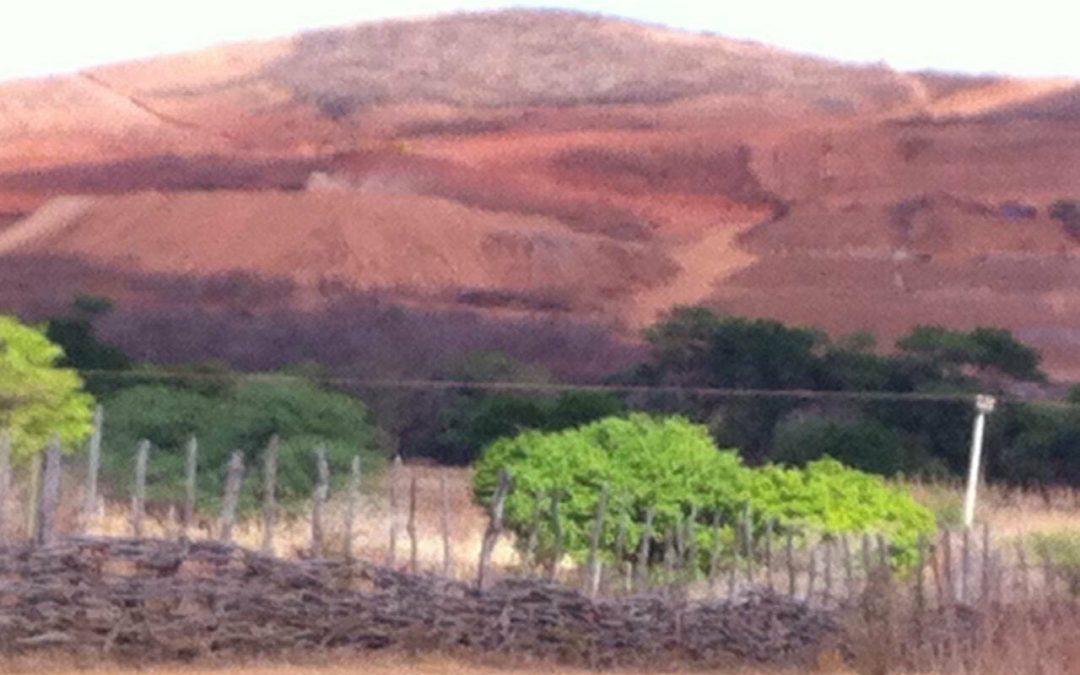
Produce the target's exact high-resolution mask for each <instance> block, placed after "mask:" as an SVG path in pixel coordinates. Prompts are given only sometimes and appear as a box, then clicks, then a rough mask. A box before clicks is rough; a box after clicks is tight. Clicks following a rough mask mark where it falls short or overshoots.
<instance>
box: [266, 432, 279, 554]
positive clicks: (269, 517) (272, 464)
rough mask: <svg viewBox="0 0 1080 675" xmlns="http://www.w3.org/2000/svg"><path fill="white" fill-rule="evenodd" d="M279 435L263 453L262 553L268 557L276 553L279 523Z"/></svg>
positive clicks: (268, 444)
mask: <svg viewBox="0 0 1080 675" xmlns="http://www.w3.org/2000/svg"><path fill="white" fill-rule="evenodd" d="M280 442H281V441H280V439H278V435H277V434H274V435H273V436H271V437H270V441H269V442H268V443H267V444H266V449H265V450H264V451H263V467H262V468H263V514H262V515H263V538H262V551H263V553H265V554H267V555H272V554H273V553H274V525H275V524H276V522H277V464H278V446H279V445H280Z"/></svg>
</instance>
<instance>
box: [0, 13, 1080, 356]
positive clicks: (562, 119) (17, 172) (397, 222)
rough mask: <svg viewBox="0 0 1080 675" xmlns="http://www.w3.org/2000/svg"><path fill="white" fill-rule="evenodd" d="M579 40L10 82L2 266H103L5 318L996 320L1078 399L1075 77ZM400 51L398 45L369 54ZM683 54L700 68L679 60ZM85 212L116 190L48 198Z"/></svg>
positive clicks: (283, 43)
mask: <svg viewBox="0 0 1080 675" xmlns="http://www.w3.org/2000/svg"><path fill="white" fill-rule="evenodd" d="M485 16H487V17H488V18H484V17H485ZM573 17H574V15H566V14H558V13H556V14H543V13H542V14H530V13H527V12H525V13H510V14H508V15H481V16H480V17H479V18H475V19H472V18H463V19H454V20H446V21H443V22H442V23H439V22H438V21H436V22H433V23H426V22H415V23H414V24H393V26H392V27H389V28H387V29H386V31H385V32H384V33H379V32H378V31H376V32H374V33H373V32H372V30H371V29H368V28H364V29H350V30H344V31H339V32H329V33H324V34H318V35H316V36H307V37H300V38H297V39H295V40H278V41H274V42H269V43H263V44H249V45H239V46H233V47H222V48H219V49H214V50H208V51H205V52H201V53H197V54H188V55H180V56H175V57H168V58H164V59H157V60H151V61H147V62H142V63H132V64H123V65H119V66H113V67H109V68H104V69H98V70H95V71H93V72H91V73H88V74H84V75H81V76H75V77H66V78H54V79H49V80H41V81H30V82H19V83H11V84H4V85H0V139H2V140H0V257H2V256H4V255H6V256H8V258H7V259H8V260H13V258H12V256H27V255H31V256H40V255H62V256H75V257H81V258H82V259H84V260H85V261H87V262H88V263H89V266H88V267H86V268H79V269H80V270H81V271H78V272H76V271H72V273H71V275H70V278H66V277H65V279H64V280H63V281H62V282H61V281H60V280H58V277H57V276H56V275H55V274H56V273H55V269H54V270H53V275H54V276H52V277H46V276H42V277H41V278H40V279H36V280H35V279H25V280H24V279H22V278H20V280H19V284H20V285H19V288H22V289H23V291H19V292H14V291H12V290H11V289H12V288H14V286H9V288H8V289H4V292H3V293H0V301H2V302H3V303H4V305H3V306H4V308H12V309H16V310H19V311H24V312H35V311H40V310H41V309H42V308H43V307H45V306H62V304H63V303H64V302H66V301H67V299H68V298H70V294H71V293H72V292H73V290H74V289H77V288H80V287H81V288H94V289H97V290H98V291H100V292H106V291H107V292H108V293H109V294H110V295H114V296H116V297H118V298H125V299H126V302H129V303H133V304H132V305H131V306H132V307H134V306H139V307H142V308H143V309H144V310H146V311H151V310H152V309H154V310H155V311H156V310H158V309H162V308H167V307H168V306H169V303H170V302H173V300H170V299H169V297H170V296H169V294H168V293H164V294H162V293H156V292H155V293H148V292H145V291H139V292H130V291H129V290H125V283H126V282H123V281H118V279H120V277H109V275H107V274H105V272H104V270H106V269H111V268H114V269H124V270H129V271H137V272H138V273H139V274H143V275H151V276H152V275H156V274H162V275H167V276H169V277H170V278H176V277H187V278H190V279H192V280H194V281H193V283H194V282H196V281H197V280H199V279H221V278H228V275H230V274H243V275H249V276H251V277H252V278H255V279H261V280H267V281H271V280H272V281H273V283H284V282H287V283H288V284H289V288H290V289H291V290H290V291H289V292H287V293H285V292H281V293H277V294H275V293H269V294H266V296H265V297H263V296H260V298H261V299H260V300H259V302H258V303H255V305H256V306H257V310H252V311H260V312H261V311H282V312H284V311H299V310H303V311H322V310H324V309H325V308H326V307H328V306H330V305H332V304H333V303H335V302H338V301H339V299H340V298H341V297H345V296H348V295H349V294H352V293H358V292H360V293H364V292H378V293H380V294H383V297H385V298H388V299H392V300H394V301H395V302H403V303H408V304H409V306H410V307H413V308H433V309H438V310H440V311H442V310H449V309H452V308H469V310H470V311H479V312H481V313H483V314H484V315H486V316H491V317H505V316H509V315H512V316H517V317H523V316H525V317H549V318H552V319H553V320H555V321H569V320H583V319H600V320H603V321H606V322H614V323H615V324H617V325H621V326H622V327H623V330H624V331H625V334H626V335H632V334H633V332H634V331H635V330H636V329H637V328H639V327H640V326H642V325H644V324H647V323H648V322H650V321H652V320H654V319H655V318H656V317H657V316H658V315H659V314H660V313H661V312H663V311H664V310H666V309H667V308H669V307H670V306H671V305H673V304H679V303H693V302H702V301H706V302H712V303H714V304H717V305H719V306H721V307H724V308H726V309H729V310H731V311H737V312H741V313H747V314H751V315H760V316H773V317H777V318H780V319H785V320H789V321H797V322H804V323H809V324H814V325H819V326H822V327H824V328H827V329H829V330H832V331H839V332H846V331H853V330H861V329H870V330H873V331H874V332H876V333H878V335H879V338H880V342H881V343H882V344H884V345H888V344H889V341H890V340H891V339H892V338H893V337H895V336H896V335H898V334H901V333H903V332H904V331H906V330H907V329H909V328H910V327H911V326H912V325H914V324H915V323H919V322H938V323H944V324H948V325H954V326H969V325H974V324H976V323H992V324H997V325H1003V326H1007V327H1009V328H1012V329H1014V330H1016V331H1017V332H1018V333H1019V334H1020V335H1021V336H1024V337H1026V338H1028V339H1030V340H1031V342H1032V343H1033V344H1035V345H1036V346H1038V347H1039V348H1041V349H1043V350H1044V352H1045V353H1046V355H1047V359H1048V365H1049V367H1050V368H1051V370H1052V371H1053V372H1054V373H1055V374H1057V375H1061V376H1076V377H1080V311H1078V310H1080V295H1078V294H1077V292H1076V291H1074V289H1075V288H1077V282H1080V277H1078V274H1080V273H1078V272H1077V271H1076V270H1077V269H1078V268H1080V265H1078V264H1077V262H1078V256H1080V243H1078V241H1077V240H1076V239H1075V238H1074V237H1072V236H1070V235H1069V234H1068V233H1067V232H1066V231H1065V229H1064V228H1063V226H1062V224H1061V223H1060V222H1059V221H1057V220H1055V219H1053V218H1052V217H1051V216H1050V213H1049V210H1050V205H1051V204H1053V203H1054V202H1055V201H1057V200H1060V199H1067V198H1072V199H1078V198H1080V192H1078V191H1077V187H1076V186H1077V185H1080V115H1077V114H1076V111H1077V110H1078V109H1080V108H1078V106H1077V105H1076V101H1077V100H1080V99H1078V97H1077V94H1076V92H1077V91H1080V89H1078V88H1077V84H1076V83H1075V82H1068V81H1025V80H1010V79H1004V78H996V77H980V78H969V77H965V76H960V75H945V74H933V73H921V74H903V73H895V72H893V71H889V70H887V69H883V68H851V67H846V66H839V65H837V64H830V63H827V62H822V61H819V60H814V59H805V58H802V57H795V56H792V55H789V54H784V53H783V52H779V51H777V50H771V49H769V48H767V47H763V46H761V45H750V44H745V43H737V42H732V41H728V40H724V39H722V38H716V37H712V36H698V35H689V34H682V33H676V32H666V31H662V30H660V29H655V28H650V27H637V26H633V25H631V24H625V23H620V22H613V21H607V20H600V19H596V18H594V17H584V18H580V17H579V19H578V20H575V19H574V18H573ZM380 35H382V37H380ZM386 35H398V36H399V37H400V40H396V41H393V40H392V41H389V42H387V43H386V44H383V45H382V46H381V47H379V48H378V49H375V47H373V45H374V44H375V43H373V42H371V40H375V41H376V42H377V41H378V40H381V39H383V38H385V36H386ZM435 37H438V40H435ZM361 38H363V39H361ZM433 40H434V41H433ZM481 43H482V44H481ZM380 44H381V43H380ZM514 44H517V45H520V49H519V50H518V51H514V50H509V48H507V50H504V49H503V47H497V45H504V46H505V45H514ZM405 45H412V46H411V47H409V49H408V50H407V51H408V53H407V54H406V53H404V52H402V54H401V55H399V56H400V59H399V60H398V61H393V60H392V59H390V60H384V61H379V62H378V63H375V62H374V61H373V60H372V59H373V58H374V56H373V55H377V54H378V53H383V54H384V55H385V54H397V51H395V50H398V51H401V50H403V49H405ZM373 49H374V50H375V51H372V50H373ZM379 50H381V52H380V51H379ZM552 50H554V51H552ZM549 54H550V58H549ZM567 55H576V56H572V58H571V57H570V56H567ZM609 57H610V58H609ZM646 57H648V58H646ZM387 58H389V57H387ZM395 58H397V57H395ZM567 58H571V60H572V59H578V61H575V62H574V63H576V64H577V65H578V66H579V67H577V68H575V67H569V66H567V63H570V62H566V63H564V61H566V59H567ZM425 59H426V60H425ZM470 59H473V60H477V62H478V63H479V64H480V65H479V66H477V67H482V68H481V70H483V69H486V70H483V72H487V73H494V75H491V77H490V78H489V79H484V78H480V77H479V76H478V75H477V72H479V71H476V70H475V68H474V65H475V64H474V63H473V62H472V61H470ZM603 59H609V60H608V61H607V62H608V63H610V64H611V71H610V73H607V74H606V75H605V74H604V73H603V72H601V71H599V70H597V69H596V68H595V67H594V66H595V65H596V63H597V62H599V61H601V60H603ZM670 59H675V61H677V62H678V63H681V64H682V65H683V67H682V68H680V69H675V70H672V69H667V68H660V67H657V64H658V63H667V60H670ZM402 64H413V65H416V67H415V68H413V67H412V66H409V67H408V68H405V67H404V66H403V65H402ZM423 64H428V65H426V66H424V67H420V65H423ZM485 64H486V65H485ZM403 68H404V69H403ZM552 78H555V79H552ZM559 78H561V79H559ZM605 78H606V79H605ZM549 80H550V82H549ZM552 82H557V83H558V84H557V85H555V84H551V83H552ZM545 83H547V84H545ZM539 84H544V87H539ZM549 84H550V86H548V85H549ZM373 92H375V93H377V94H378V95H377V96H376V95H374V94H373ZM70 194H90V195H93V199H92V200H91V202H89V205H88V206H86V207H85V209H84V208H83V207H82V206H79V207H78V208H75V207H73V206H72V204H73V202H59V203H57V202H54V201H53V200H54V199H56V198H59V197H63V196H65V195H70ZM74 203H75V204H81V203H82V202H74ZM39 208H40V209H41V210H39V211H38V215H37V216H36V217H34V218H30V219H28V220H21V219H23V218H26V217H27V216H28V214H30V213H31V212H33V211H34V210H35V209H39ZM35 218H36V219H35ZM5 242H7V243H6V244H5ZM5 246H6V248H5ZM3 266H4V262H3V261H2V260H0V277H4V276H5V275H4V274H3V269H2V268H3ZM10 269H12V268H11V267H10V265H9V270H10ZM19 269H20V274H24V275H25V274H29V275H31V276H32V275H33V274H34V270H33V268H32V267H26V266H22V267H20V268H19ZM80 275H81V276H80ZM223 275H224V276H223ZM8 276H10V275H8ZM4 281H5V283H9V284H15V279H13V278H5V279H4ZM29 288H33V293H29V292H26V289H29ZM49 293H52V296H50V297H47V296H49ZM212 295H213V294H212V293H211V294H210V295H209V296H205V297H204V296H199V297H200V298H202V299H201V300H199V302H209V303H211V304H213V300H212V297H210V296H212ZM50 298H51V299H50ZM185 302H187V301H185ZM240 304H243V303H240ZM320 308H321V309H320ZM221 309H222V311H226V310H228V311H234V310H237V305H236V304H233V305H228V306H222V307H221Z"/></svg>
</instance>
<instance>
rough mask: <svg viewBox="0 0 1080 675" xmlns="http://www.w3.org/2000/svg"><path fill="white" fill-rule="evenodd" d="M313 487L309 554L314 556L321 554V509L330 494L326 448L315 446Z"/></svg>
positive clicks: (322, 542) (322, 541)
mask: <svg viewBox="0 0 1080 675" xmlns="http://www.w3.org/2000/svg"><path fill="white" fill-rule="evenodd" d="M315 471H316V480H315V489H314V491H313V494H312V495H311V554H312V555H313V556H315V557H316V558H321V557H322V556H323V544H324V537H323V511H325V509H326V499H327V497H329V495H330V467H329V466H327V463H326V448H325V447H323V446H321V445H319V446H317V447H316V448H315Z"/></svg>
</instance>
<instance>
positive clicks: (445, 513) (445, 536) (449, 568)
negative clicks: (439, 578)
mask: <svg viewBox="0 0 1080 675" xmlns="http://www.w3.org/2000/svg"><path fill="white" fill-rule="evenodd" d="M439 500H440V501H441V502H442V514H441V515H440V518H439V524H440V526H441V527H440V529H441V530H442V554H443V559H442V575H443V576H444V577H449V576H450V575H451V574H452V573H453V570H454V557H453V550H452V549H451V544H450V541H451V540H452V538H453V537H451V533H450V490H449V489H448V488H447V486H446V475H445V474H444V475H441V476H439Z"/></svg>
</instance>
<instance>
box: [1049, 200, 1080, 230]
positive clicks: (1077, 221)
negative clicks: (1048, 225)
mask: <svg viewBox="0 0 1080 675" xmlns="http://www.w3.org/2000/svg"><path fill="white" fill-rule="evenodd" d="M1050 217H1051V218H1054V219H1056V220H1060V221H1061V224H1062V226H1063V227H1064V228H1065V232H1066V234H1068V235H1069V236H1072V237H1077V238H1080V201H1077V200H1075V199H1059V200H1057V201H1056V202H1054V203H1053V204H1052V205H1051V206H1050Z"/></svg>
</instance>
